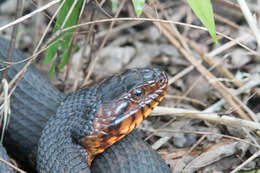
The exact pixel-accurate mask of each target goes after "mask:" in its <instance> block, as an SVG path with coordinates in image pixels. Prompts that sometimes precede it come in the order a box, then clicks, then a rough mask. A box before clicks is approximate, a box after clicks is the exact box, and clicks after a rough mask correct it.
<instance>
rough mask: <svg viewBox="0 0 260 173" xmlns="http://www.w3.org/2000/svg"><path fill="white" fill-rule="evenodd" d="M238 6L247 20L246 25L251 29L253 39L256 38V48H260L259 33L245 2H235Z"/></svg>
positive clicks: (243, 0) (240, 0)
mask: <svg viewBox="0 0 260 173" xmlns="http://www.w3.org/2000/svg"><path fill="white" fill-rule="evenodd" d="M237 1H238V3H239V5H240V8H241V10H242V12H243V14H244V16H245V18H246V20H247V23H248V25H249V26H250V28H251V29H252V31H253V33H254V35H255V37H256V41H257V44H258V47H259V48H260V31H259V29H258V27H257V21H256V19H255V18H254V17H253V16H252V14H251V12H250V10H249V8H248V6H247V4H246V2H245V0H237Z"/></svg>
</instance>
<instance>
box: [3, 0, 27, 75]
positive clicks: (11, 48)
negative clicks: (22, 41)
mask: <svg viewBox="0 0 260 173" xmlns="http://www.w3.org/2000/svg"><path fill="white" fill-rule="evenodd" d="M16 2H17V3H16V11H17V13H16V16H15V18H16V19H18V18H19V17H21V15H22V4H23V0H17V1H16ZM18 26H19V25H18V24H17V25H14V27H13V30H12V36H11V41H10V42H9V48H8V53H7V61H12V57H13V51H14V48H15V42H16V35H17V29H18ZM7 73H8V68H6V69H5V70H4V71H3V73H2V79H4V78H5V77H6V75H7Z"/></svg>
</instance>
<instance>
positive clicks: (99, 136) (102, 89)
mask: <svg viewBox="0 0 260 173" xmlns="http://www.w3.org/2000/svg"><path fill="white" fill-rule="evenodd" d="M8 45H9V42H8V41H7V40H5V39H3V38H0V59H1V60H2V61H4V60H5V59H6V57H7V53H8ZM25 58H26V56H25V55H24V54H23V53H22V52H21V51H19V50H17V49H15V50H14V51H13V57H12V61H13V62H19V61H21V60H24V59H25ZM23 66H24V62H23V63H16V64H15V65H12V66H11V67H9V69H8V75H7V76H6V78H7V80H8V81H10V80H11V79H13V78H14V76H15V75H16V74H17V73H18V72H19V71H20V70H21V69H22V68H23ZM1 67H2V68H3V67H4V65H1ZM16 85H17V86H16V89H15V91H14V92H13V94H12V96H11V116H10V122H9V125H8V129H7V131H6V132H5V138H4V146H5V148H6V149H7V152H8V154H9V155H11V156H12V157H13V158H14V159H15V160H17V161H18V162H19V163H20V164H21V165H23V168H24V169H25V170H27V171H28V172H36V171H37V172H39V173H79V172H82V173H89V172H93V173H96V172H97V173H99V172H100V173H109V172H110V173H112V172H113V173H114V172H115V173H123V172H124V173H139V172H140V173H141V172H147V173H153V172H154V173H155V172H158V173H169V172H171V171H170V169H169V167H168V166H167V164H166V163H165V161H164V160H163V159H162V158H161V157H160V156H159V155H158V153H157V152H156V151H154V150H153V149H152V148H151V147H150V146H149V145H148V144H147V143H146V142H144V141H143V140H142V138H141V137H140V135H139V132H138V131H137V130H134V128H135V127H136V126H137V125H138V124H139V123H140V122H141V121H142V120H143V119H144V118H146V117H147V116H148V115H149V113H150V112H151V111H152V110H153V108H154V107H156V106H157V104H159V103H160V102H161V101H162V99H163V97H164V95H165V93H166V90H167V87H168V81H167V76H166V75H165V73H164V72H163V71H162V70H160V69H158V68H141V69H130V70H127V71H125V72H123V73H121V74H117V75H114V76H111V77H109V78H107V79H105V80H103V81H101V82H100V83H98V84H96V85H93V86H90V87H86V88H83V89H80V90H77V91H75V92H73V93H71V94H68V95H66V94H64V93H62V92H60V91H59V90H58V89H57V88H55V87H54V86H53V85H52V84H51V83H50V82H49V81H48V79H47V78H46V77H45V76H44V75H43V74H41V72H40V71H39V70H37V69H36V67H34V65H30V67H29V68H28V69H27V70H26V72H25V73H24V75H23V76H22V78H21V79H20V80H19V81H18V82H17V83H16ZM5 148H3V147H2V146H1V145H0V150H1V151H2V152H0V154H2V155H3V156H4V157H3V158H7V159H8V156H7V155H6V152H5ZM6 167H7V166H6V165H4V164H2V163H1V164H0V170H1V169H3V170H4V169H5V170H8V171H10V172H12V171H13V170H12V169H10V167H7V168H6ZM6 172H7V171H6Z"/></svg>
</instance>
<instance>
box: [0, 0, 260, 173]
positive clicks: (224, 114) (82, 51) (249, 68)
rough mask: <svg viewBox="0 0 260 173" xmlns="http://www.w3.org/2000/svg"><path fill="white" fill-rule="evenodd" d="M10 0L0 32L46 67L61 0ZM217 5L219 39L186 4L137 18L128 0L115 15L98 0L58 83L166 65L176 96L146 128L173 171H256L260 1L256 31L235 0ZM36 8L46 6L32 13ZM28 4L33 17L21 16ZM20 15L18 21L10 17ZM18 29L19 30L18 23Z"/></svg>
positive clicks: (154, 7) (155, 5)
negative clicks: (21, 0)
mask: <svg viewBox="0 0 260 173" xmlns="http://www.w3.org/2000/svg"><path fill="white" fill-rule="evenodd" d="M9 1H10V2H8V3H7V2H6V3H4V4H2V5H0V21H1V23H0V36H2V37H6V38H8V39H9V40H10V39H11V38H12V40H13V41H14V42H15V43H16V45H17V47H18V48H19V49H21V50H23V51H24V52H25V53H27V54H28V55H32V56H28V57H30V58H28V64H29V63H32V62H33V63H35V64H36V65H37V67H39V69H41V70H42V71H43V72H46V73H47V72H48V70H49V69H50V65H43V64H42V61H43V57H44V53H42V54H40V55H39V53H40V52H44V50H45V48H46V43H48V42H47V40H48V39H49V40H50V39H52V38H54V37H55V35H52V36H49V35H50V34H48V33H50V31H51V30H52V27H53V25H50V27H49V28H48V27H47V26H48V25H49V22H50V21H51V20H52V19H54V22H55V18H53V16H55V15H56V10H57V8H58V5H57V4H55V3H56V2H58V1H47V0H38V1H37V3H36V2H34V1H31V0H26V1H24V4H23V5H22V6H20V7H19V8H17V7H16V5H15V3H14V2H16V1H15V0H9ZM212 3H213V7H214V14H215V22H216V30H217V33H218V40H219V45H216V44H215V43H214V42H213V40H212V39H211V37H210V36H209V34H208V33H207V31H205V28H203V26H202V25H201V23H200V21H199V20H198V19H197V17H196V16H195V15H194V14H193V13H192V11H191V9H190V7H189V6H188V5H187V3H186V2H185V1H181V0H168V1H166V0H162V1H159V0H153V1H152V2H151V3H149V5H147V6H146V7H145V9H144V11H143V14H142V16H141V18H139V19H136V18H135V14H134V10H133V7H132V4H131V3H130V2H128V1H126V0H122V1H120V3H119V7H118V9H117V10H118V11H117V12H116V13H115V14H113V13H112V12H111V10H110V3H108V2H107V3H104V4H102V3H101V4H99V5H97V4H95V3H94V2H93V3H91V4H90V5H89V6H87V7H86V8H85V11H84V13H83V14H82V16H81V18H80V21H79V23H80V25H79V26H77V27H76V32H75V33H74V35H73V38H74V39H73V40H74V41H73V42H72V44H74V45H76V44H77V45H78V46H77V48H76V46H74V47H75V48H74V49H73V52H74V53H72V54H71V58H70V61H69V64H68V65H67V66H66V68H65V69H64V70H63V71H60V72H57V73H56V76H55V77H53V78H52V79H51V80H52V82H53V84H54V85H56V86H57V87H59V88H60V89H61V90H63V91H65V92H66V93H69V92H72V91H74V90H76V89H78V88H80V87H81V86H83V85H86V84H87V85H88V84H90V83H93V82H96V81H98V80H99V79H101V78H104V77H105V76H108V75H111V74H115V73H118V72H121V71H123V70H124V69H127V68H136V67H151V66H157V67H161V68H162V69H164V70H165V71H166V72H167V74H168V77H169V89H168V93H167V95H166V98H165V99H164V101H163V103H162V104H161V105H160V107H158V109H156V110H155V111H154V112H153V113H152V115H153V116H150V117H149V118H147V119H146V120H144V122H143V123H142V124H141V125H139V127H138V128H139V129H140V131H141V132H142V135H143V137H144V139H145V140H146V141H147V142H148V143H149V144H151V146H152V147H153V148H154V149H155V150H157V151H158V152H159V153H160V155H161V156H162V157H163V158H164V159H165V160H166V162H167V163H168V164H169V166H170V167H171V169H172V172H176V173H177V172H203V173H204V172H231V171H232V172H236V171H238V170H253V169H257V168H259V167H260V160H259V155H260V144H259V142H260V140H259V139H260V138H259V135H260V133H259V132H260V131H259V130H260V123H259V120H260V88H259V86H260V52H259V50H260V49H259V48H260V45H259V43H260V41H259V40H257V39H259V35H260V32H259V21H260V20H259V19H260V18H259V15H260V14H259V11H260V1H259V0H251V1H247V4H246V5H247V7H248V8H249V9H250V10H251V12H252V13H253V14H254V16H253V17H255V19H256V21H258V25H257V26H258V29H257V28H252V25H251V24H250V21H249V20H250V19H248V16H247V14H245V12H244V11H242V10H241V8H240V7H241V6H240V5H239V3H238V2H237V1H231V0H230V1H227V0H213V1H212ZM42 7H46V8H42ZM16 8H17V9H16ZM244 8H245V7H244ZM7 9H8V10H7ZM35 10H38V13H33V14H31V13H32V12H34V11H35ZM20 11H22V15H21V16H25V15H26V14H29V16H27V17H28V18H27V17H22V18H19V12H20ZM36 12H37V11H36ZM245 16H247V17H245ZM15 17H16V18H18V19H19V20H17V22H14V23H11V22H12V21H14V20H13V19H14V18H15ZM124 17H127V18H124ZM249 17H250V16H249ZM246 19H247V20H246ZM248 21H249V24H248ZM8 24H10V26H9V25H8ZM14 24H18V25H19V26H18V25H14ZM17 26H18V28H17V34H14V32H12V28H15V27H17ZM46 28H47V29H46ZM257 32H258V33H257ZM257 34H258V35H257ZM14 35H16V39H15V37H14ZM42 38H44V39H43V42H42V43H41V40H42ZM33 60H34V61H33ZM25 69H26V68H25ZM20 74H22V73H20ZM17 78H19V76H17ZM15 80H16V79H15ZM9 85H10V87H11V86H12V83H11V84H9Z"/></svg>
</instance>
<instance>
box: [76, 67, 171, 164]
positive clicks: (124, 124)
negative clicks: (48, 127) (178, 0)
mask: <svg viewBox="0 0 260 173" xmlns="http://www.w3.org/2000/svg"><path fill="white" fill-rule="evenodd" d="M146 75H147V74H146ZM156 75H157V76H156V80H154V81H148V82H146V83H145V84H143V85H141V86H138V87H137V90H138V92H136V88H134V89H131V90H130V91H129V92H128V93H124V94H123V95H121V97H119V98H117V99H116V100H114V101H113V103H108V104H107V103H106V104H102V105H101V107H100V108H99V109H98V111H97V114H96V117H95V118H94V120H93V129H94V130H93V131H92V133H91V134H89V135H87V136H84V137H82V138H81V139H80V140H79V143H80V144H81V145H82V146H83V147H84V148H85V149H86V152H87V155H86V162H87V163H88V164H89V165H91V162H92V160H93V159H94V157H95V156H96V155H97V154H99V153H102V152H103V151H104V150H105V149H106V148H108V147H110V146H111V145H112V144H114V143H115V142H117V141H118V140H120V139H121V138H123V137H124V136H126V135H127V134H129V133H130V132H131V131H132V130H133V129H134V128H135V127H136V126H137V125H138V124H140V123H141V121H142V120H143V119H144V118H146V117H147V116H148V115H149V114H150V113H151V111H152V110H153V109H154V108H155V107H156V106H157V105H158V104H159V103H160V102H161V101H162V100H163V98H164V96H165V94H166V90H167V87H168V79H167V76H166V75H165V74H164V72H160V75H158V74H156ZM140 91H141V93H142V91H144V92H143V93H142V95H139V93H140ZM136 93H138V95H135V94H136Z"/></svg>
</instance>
